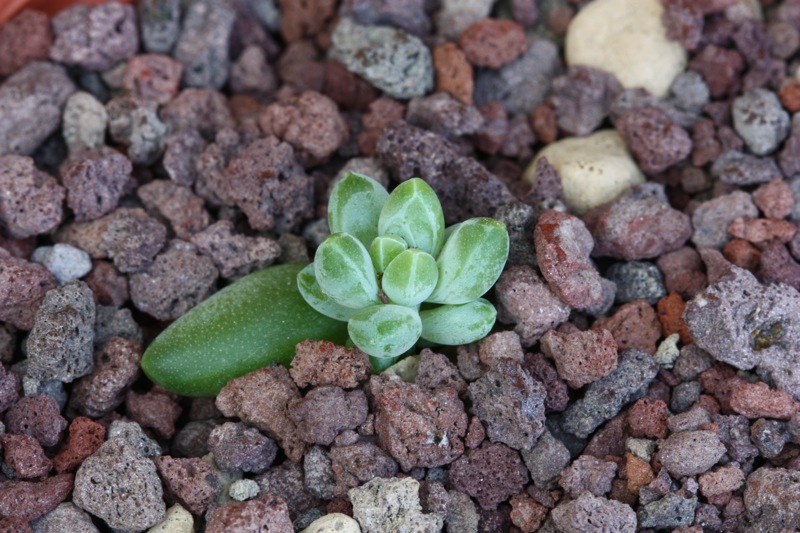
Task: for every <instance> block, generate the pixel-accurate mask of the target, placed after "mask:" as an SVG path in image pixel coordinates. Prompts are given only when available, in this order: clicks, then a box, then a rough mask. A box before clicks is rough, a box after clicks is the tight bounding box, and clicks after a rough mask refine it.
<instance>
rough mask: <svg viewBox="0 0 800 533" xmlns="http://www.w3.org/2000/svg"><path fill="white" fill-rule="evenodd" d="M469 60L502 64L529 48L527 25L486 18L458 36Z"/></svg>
mask: <svg viewBox="0 0 800 533" xmlns="http://www.w3.org/2000/svg"><path fill="white" fill-rule="evenodd" d="M458 45H459V46H460V47H461V49H462V50H463V51H464V55H466V57H467V60H469V62H470V63H472V64H473V65H475V66H476V67H488V68H494V69H497V68H500V67H502V66H503V65H505V64H506V63H510V62H511V61H513V60H515V59H516V58H518V57H519V56H521V55H522V54H523V53H525V50H527V49H528V41H527V39H526V38H525V28H523V26H522V25H521V24H519V23H517V22H514V21H513V20H499V19H483V20H479V21H477V22H475V23H473V24H472V25H471V26H469V27H468V28H467V29H465V30H464V31H463V32H461V35H460V36H459V37H458Z"/></svg>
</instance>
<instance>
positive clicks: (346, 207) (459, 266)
mask: <svg viewBox="0 0 800 533" xmlns="http://www.w3.org/2000/svg"><path fill="white" fill-rule="evenodd" d="M328 225H329V226H330V230H331V235H330V236H329V237H328V238H327V239H325V241H323V242H322V244H320V246H319V248H318V249H317V252H316V255H315V256H314V262H313V263H311V264H309V265H308V266H306V267H305V268H303V269H302V270H301V271H300V272H299V274H298V276H297V286H298V289H299V291H300V294H301V295H302V296H303V298H304V299H305V300H306V302H307V303H308V304H309V305H310V306H311V307H313V308H314V309H316V310H317V311H318V312H320V313H322V314H323V315H326V316H328V317H331V318H334V319H336V320H340V321H343V322H347V331H348V334H349V336H350V339H351V340H352V342H353V344H355V345H356V346H358V347H359V348H360V349H361V350H363V351H364V352H366V353H367V354H369V355H371V356H373V357H375V358H379V359H385V358H393V357H396V356H399V355H401V354H403V353H405V352H406V351H408V350H409V349H411V348H412V347H413V346H414V345H415V344H416V343H417V341H419V340H420V339H423V340H424V341H427V342H429V343H433V344H451V345H452V344H465V343H468V342H472V341H475V340H477V339H480V338H482V337H484V336H485V335H486V334H487V333H488V332H489V331H490V330H491V328H492V326H493V325H494V322H495V318H496V315H497V312H496V311H495V309H494V306H492V304H491V303H490V302H489V301H488V300H486V299H485V298H482V297H481V296H483V295H484V294H485V293H486V292H487V291H488V290H489V289H490V288H491V287H492V285H494V283H495V281H497V278H498V277H499V276H500V274H501V273H502V271H503V267H504V265H505V263H506V259H507V258H508V246H509V240H508V232H507V231H506V228H505V226H504V225H503V224H502V223H500V222H498V221H497V220H495V219H493V218H487V217H479V218H472V219H469V220H466V221H464V222H460V223H458V224H454V225H452V226H450V227H447V228H445V223H444V213H443V211H442V206H441V204H440V203H439V199H438V198H437V196H436V193H435V192H434V191H433V189H432V188H431V187H430V185H428V184H427V183H425V182H424V181H423V180H421V179H419V178H412V179H409V180H407V181H405V182H403V183H401V184H400V185H398V186H397V187H396V188H395V189H394V190H393V191H392V193H391V194H389V193H388V192H387V191H386V189H384V188H383V186H382V185H381V184H379V183H378V182H377V181H375V180H373V179H372V178H370V177H368V176H364V175H361V174H356V173H353V172H350V173H348V174H346V175H345V177H344V178H342V180H341V181H340V182H339V183H337V185H336V186H335V187H334V189H333V191H332V193H331V197H330V200H329V203H328Z"/></svg>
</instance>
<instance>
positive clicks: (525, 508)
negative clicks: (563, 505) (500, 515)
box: [508, 493, 547, 533]
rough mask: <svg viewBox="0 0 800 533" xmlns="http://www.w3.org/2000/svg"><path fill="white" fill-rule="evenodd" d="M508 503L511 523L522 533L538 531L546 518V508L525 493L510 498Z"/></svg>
mask: <svg viewBox="0 0 800 533" xmlns="http://www.w3.org/2000/svg"><path fill="white" fill-rule="evenodd" d="M508 503H510V504H511V522H512V523H513V524H514V525H515V526H517V527H518V528H519V529H520V531H522V532H523V533H533V532H534V531H538V530H539V526H541V525H542V522H544V519H545V518H546V517H547V507H545V506H544V505H541V504H540V503H537V502H536V500H534V499H533V498H531V497H530V496H528V495H527V494H525V493H523V494H517V495H516V496H512V497H511V499H510V500H509V502H508Z"/></svg>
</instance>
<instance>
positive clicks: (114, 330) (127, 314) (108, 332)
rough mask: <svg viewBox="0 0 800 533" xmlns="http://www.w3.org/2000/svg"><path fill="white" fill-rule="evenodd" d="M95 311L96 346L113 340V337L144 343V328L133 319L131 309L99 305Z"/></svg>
mask: <svg viewBox="0 0 800 533" xmlns="http://www.w3.org/2000/svg"><path fill="white" fill-rule="evenodd" d="M95 311H96V312H95V316H96V319H95V322H94V345H95V347H101V346H103V345H104V344H105V343H107V342H108V341H110V340H111V337H122V338H124V339H131V340H134V341H136V342H138V343H140V344H141V343H142V328H141V327H140V326H139V324H137V323H136V321H135V320H134V319H133V315H132V314H131V310H130V309H128V308H127V307H123V308H120V309H118V308H116V307H112V306H110V305H98V306H97V307H96V309H95Z"/></svg>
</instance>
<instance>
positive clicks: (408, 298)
mask: <svg viewBox="0 0 800 533" xmlns="http://www.w3.org/2000/svg"><path fill="white" fill-rule="evenodd" d="M438 278H439V272H438V269H437V267H436V259H434V258H433V256H432V255H430V254H427V253H425V252H423V251H422V250H420V249H419V248H409V249H408V250H406V251H404V252H402V253H401V254H400V255H398V256H397V257H395V258H394V260H393V261H392V262H391V263H389V266H387V267H386V271H385V272H384V273H383V278H382V279H381V288H382V289H383V292H384V293H385V294H386V296H388V297H389V300H390V301H391V302H392V303H396V304H400V305H405V306H409V307H411V306H416V305H418V304H420V303H422V302H423V301H424V300H425V298H427V297H428V296H429V295H430V294H431V292H433V288H434V287H436V280H437V279H438Z"/></svg>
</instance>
